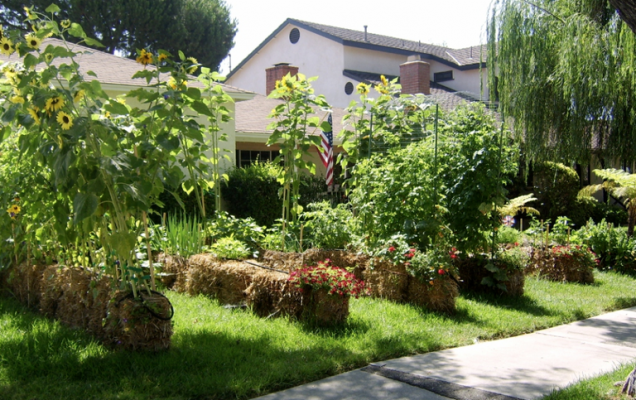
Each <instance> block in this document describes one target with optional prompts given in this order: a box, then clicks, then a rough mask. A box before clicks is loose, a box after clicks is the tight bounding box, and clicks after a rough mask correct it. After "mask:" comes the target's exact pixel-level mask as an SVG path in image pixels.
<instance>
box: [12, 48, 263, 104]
mask: <svg viewBox="0 0 636 400" xmlns="http://www.w3.org/2000/svg"><path fill="white" fill-rule="evenodd" d="M48 45H53V46H64V42H63V41H62V40H59V39H54V38H49V39H46V40H44V42H43V44H42V46H41V49H42V50H44V49H45V48H46V46H48ZM69 46H70V47H71V50H73V51H75V52H82V54H79V55H78V56H77V57H76V58H75V60H76V61H77V63H78V64H79V65H80V69H79V70H80V73H81V74H83V75H84V76H85V77H86V79H87V80H92V79H94V78H93V77H91V76H89V75H87V74H88V71H93V72H94V73H95V74H96V75H97V78H96V79H97V80H99V82H100V83H102V84H109V85H115V86H119V85H122V86H134V87H140V86H146V81H145V79H132V76H133V75H134V74H135V73H136V72H137V71H139V70H141V69H143V66H142V65H141V64H139V63H137V62H136V61H135V60H131V59H128V58H123V57H120V56H117V55H114V54H110V53H106V52H103V51H100V50H95V49H91V48H89V47H86V46H82V45H79V44H74V43H69ZM19 60H20V59H19V58H18V57H17V55H16V54H14V55H12V56H11V57H9V56H6V55H4V54H0V63H4V62H7V61H14V62H15V61H19ZM53 63H54V64H55V65H60V64H62V63H69V59H67V58H56V59H55V60H54V61H53ZM38 67H44V64H40V65H38ZM146 68H155V67H154V66H147V67H146ZM197 84H198V85H200V84H199V83H198V82H197ZM221 86H223V89H224V90H225V91H226V92H227V93H228V94H230V95H231V96H232V97H233V98H235V99H237V97H238V99H240V98H243V99H249V98H251V97H252V95H253V94H252V92H249V91H247V90H243V89H239V88H235V87H233V86H229V85H225V84H221Z"/></svg>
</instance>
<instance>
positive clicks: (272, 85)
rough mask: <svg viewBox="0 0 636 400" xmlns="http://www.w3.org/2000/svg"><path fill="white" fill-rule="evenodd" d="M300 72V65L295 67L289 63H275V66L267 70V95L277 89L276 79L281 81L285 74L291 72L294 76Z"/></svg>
mask: <svg viewBox="0 0 636 400" xmlns="http://www.w3.org/2000/svg"><path fill="white" fill-rule="evenodd" d="M297 73H298V67H293V66H291V65H289V63H278V64H274V66H273V67H271V68H267V69H266V70H265V95H269V94H270V93H271V92H272V91H273V90H274V89H276V81H280V80H281V79H282V78H283V76H285V75H287V74H291V76H294V75H296V74H297Z"/></svg>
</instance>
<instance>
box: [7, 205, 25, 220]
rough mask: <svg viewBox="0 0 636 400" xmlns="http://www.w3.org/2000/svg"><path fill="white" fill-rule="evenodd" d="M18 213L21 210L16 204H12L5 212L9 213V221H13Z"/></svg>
mask: <svg viewBox="0 0 636 400" xmlns="http://www.w3.org/2000/svg"><path fill="white" fill-rule="evenodd" d="M20 211H22V209H21V208H20V206H19V205H17V204H14V205H12V206H11V207H9V208H7V212H8V213H9V216H10V217H11V219H15V217H17V216H18V214H20Z"/></svg>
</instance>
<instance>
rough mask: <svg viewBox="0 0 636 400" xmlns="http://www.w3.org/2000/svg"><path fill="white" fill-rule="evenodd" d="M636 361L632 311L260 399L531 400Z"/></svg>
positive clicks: (402, 361)
mask: <svg viewBox="0 0 636 400" xmlns="http://www.w3.org/2000/svg"><path fill="white" fill-rule="evenodd" d="M634 359H636V307H634V308H628V309H626V310H621V311H616V312H612V313H609V314H604V315H601V316H598V317H594V318H590V319H586V320H583V321H579V322H574V323H571V324H567V325H562V326H558V327H555V328H550V329H546V330H542V331H538V332H534V333H531V334H528V335H523V336H517V337H513V338H508V339H502V340H496V341H491V342H483V343H478V344H475V345H472V346H465V347H458V348H455V349H449V350H443V351H436V352H432V353H427V354H422V355H418V356H413V357H404V358H398V359H395V360H389V361H384V362H380V363H375V364H371V365H369V366H368V367H365V368H362V369H359V370H355V371H351V372H347V373H344V374H341V375H337V376H333V377H331V378H327V379H323V380H320V381H317V382H312V383H309V384H306V385H302V386H298V387H295V388H292V389H288V390H284V391H282V392H278V393H273V394H270V395H267V396H264V397H260V398H259V399H263V400H301V399H303V400H313V399H389V400H397V399H422V400H443V399H456V400H482V399H483V400H515V399H524V400H530V399H537V398H541V397H542V396H544V395H546V394H549V393H550V392H552V391H553V390H554V389H558V388H563V387H565V386H568V385H569V384H572V383H575V382H576V381H578V380H580V379H584V378H587V377H592V376H595V375H599V374H602V373H606V372H609V371H612V370H613V369H614V368H616V367H617V366H618V365H619V364H621V363H626V362H630V361H632V360H634Z"/></svg>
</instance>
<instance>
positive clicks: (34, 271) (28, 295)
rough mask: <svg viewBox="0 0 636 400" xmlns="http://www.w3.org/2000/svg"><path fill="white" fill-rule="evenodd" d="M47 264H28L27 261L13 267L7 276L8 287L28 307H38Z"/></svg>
mask: <svg viewBox="0 0 636 400" xmlns="http://www.w3.org/2000/svg"><path fill="white" fill-rule="evenodd" d="M45 269H46V266H45V265H28V264H27V263H26V262H24V263H22V264H20V265H18V266H17V267H15V268H12V269H11V271H10V272H8V273H7V274H6V275H5V276H6V277H7V282H6V283H7V287H8V289H9V290H10V291H11V292H12V293H13V295H14V296H15V297H16V298H17V299H18V300H19V301H20V302H21V303H23V304H26V305H27V307H37V306H39V304H40V299H41V297H42V294H41V288H40V286H41V285H42V274H43V273H44V270H45Z"/></svg>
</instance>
